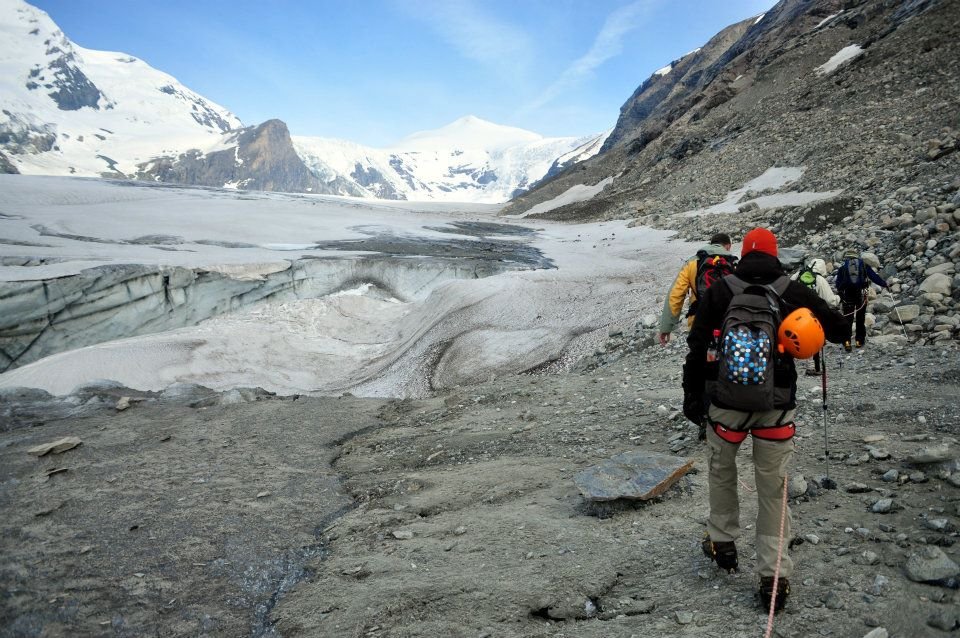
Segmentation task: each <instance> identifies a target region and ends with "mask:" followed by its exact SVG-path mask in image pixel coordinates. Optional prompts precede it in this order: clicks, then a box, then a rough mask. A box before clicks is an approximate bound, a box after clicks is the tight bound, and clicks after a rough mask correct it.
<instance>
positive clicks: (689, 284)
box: [660, 244, 734, 333]
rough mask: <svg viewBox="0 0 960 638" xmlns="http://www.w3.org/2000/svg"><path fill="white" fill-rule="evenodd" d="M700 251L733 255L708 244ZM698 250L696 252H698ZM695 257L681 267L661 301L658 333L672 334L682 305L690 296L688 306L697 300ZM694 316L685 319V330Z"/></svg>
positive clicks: (709, 253)
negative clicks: (661, 307)
mask: <svg viewBox="0 0 960 638" xmlns="http://www.w3.org/2000/svg"><path fill="white" fill-rule="evenodd" d="M700 250H702V251H704V252H706V253H707V254H708V255H724V256H728V257H733V256H734V255H733V254H732V253H731V252H730V251H728V250H727V249H725V248H724V247H723V246H715V245H712V244H708V245H706V246H701V247H700ZM700 250H698V251H697V252H700ZM697 265H698V259H697V257H693V258H692V259H690V260H689V261H687V263H685V264H684V265H683V267H682V268H681V269H680V272H679V273H678V274H677V278H676V279H674V280H673V285H672V286H671V287H670V292H668V293H667V297H666V299H664V300H663V311H662V312H661V313H660V332H661V333H666V332H673V331H674V330H675V329H676V327H677V325H678V324H679V323H680V313H681V312H682V311H683V304H684V302H685V301H686V299H687V295H688V294H689V295H690V305H693V304H694V302H696V300H697ZM693 318H694V315H692V314H691V315H690V316H689V317H687V328H690V326H692V325H693Z"/></svg>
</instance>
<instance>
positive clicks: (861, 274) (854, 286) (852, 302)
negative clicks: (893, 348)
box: [836, 250, 889, 352]
mask: <svg viewBox="0 0 960 638" xmlns="http://www.w3.org/2000/svg"><path fill="white" fill-rule="evenodd" d="M871 281H872V282H873V283H875V284H877V285H878V286H880V287H881V288H889V286H888V285H887V282H885V281H884V280H883V279H882V278H881V277H880V275H878V274H877V273H876V271H874V270H873V268H871V267H870V266H869V265H868V264H867V263H866V262H865V261H864V260H863V257H862V256H861V255H860V254H859V253H858V252H857V251H856V250H848V251H847V252H846V253H844V255H843V263H842V264H840V267H839V268H837V276H836V284H837V292H838V293H840V309H841V311H842V312H843V316H844V317H846V320H847V323H849V324H851V325H852V324H853V322H854V319H856V322H857V329H856V334H855V339H856V344H857V347H858V348H862V347H863V344H864V343H866V341H867V327H866V325H865V319H866V317H867V290H868V289H869V288H870V282H871ZM843 349H844V350H846V351H847V352H850V351H851V350H852V348H851V347H850V339H847V340H846V341H844V342H843Z"/></svg>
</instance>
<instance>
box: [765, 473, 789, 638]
mask: <svg viewBox="0 0 960 638" xmlns="http://www.w3.org/2000/svg"><path fill="white" fill-rule="evenodd" d="M786 520H787V475H786V474H784V475H783V504H782V505H781V506H780V537H779V538H778V539H777V565H776V567H774V569H773V592H772V594H771V596H770V614H769V615H768V616H767V631H766V633H765V634H763V638H770V635H771V634H772V633H773V610H774V609H776V607H777V584H778V583H779V582H780V561H781V559H782V558H783V527H784V524H785V523H786Z"/></svg>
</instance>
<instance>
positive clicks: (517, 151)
mask: <svg viewBox="0 0 960 638" xmlns="http://www.w3.org/2000/svg"><path fill="white" fill-rule="evenodd" d="M605 137H606V134H599V135H591V136H586V137H580V138H576V137H553V138H549V137H543V136H541V135H538V134H536V133H533V132H531V131H526V130H523V129H519V128H514V127H509V126H501V125H499V124H494V123H491V122H487V121H485V120H482V119H480V118H478V117H475V116H467V117H463V118H460V119H458V120H456V121H455V122H452V123H450V124H448V125H446V126H444V127H441V128H439V129H435V130H432V131H422V132H419V133H414V134H413V135H411V136H409V137H407V138H405V139H404V140H402V141H400V142H398V143H397V144H395V145H394V146H392V147H390V148H384V149H374V148H369V147H365V146H360V145H359V144H353V143H351V142H345V141H342V140H335V139H326V138H319V137H297V136H294V138H293V143H294V148H295V149H296V151H297V154H298V155H299V156H300V157H301V159H303V161H304V163H305V164H306V165H307V166H308V167H309V168H310V169H311V171H313V173H314V174H315V175H316V176H317V177H318V178H320V179H321V180H322V181H325V182H332V181H333V180H334V179H336V178H341V179H343V180H345V181H347V182H352V183H353V184H355V185H356V186H357V188H358V189H361V191H362V192H363V193H364V194H368V195H369V196H371V197H379V198H384V199H408V200H413V201H424V200H438V201H470V202H482V203H499V202H504V201H506V200H508V199H510V198H511V197H513V196H514V195H515V194H516V193H517V191H522V190H525V189H527V188H529V187H530V186H531V185H532V184H534V183H535V182H537V181H538V180H540V179H541V178H543V177H544V176H545V175H546V174H547V173H548V171H550V169H551V167H553V166H554V165H555V164H557V163H558V162H562V163H569V162H570V161H574V162H576V161H582V160H584V159H587V158H589V157H592V156H593V155H595V154H596V153H597V151H599V150H600V147H601V145H602V144H603V140H604V139H605ZM344 194H348V193H344Z"/></svg>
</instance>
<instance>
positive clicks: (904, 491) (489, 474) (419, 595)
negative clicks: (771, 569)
mask: <svg viewBox="0 0 960 638" xmlns="http://www.w3.org/2000/svg"><path fill="white" fill-rule="evenodd" d="M611 332H613V333H618V331H617V330H613V331H611ZM652 336H653V335H652V334H651V333H649V332H645V331H644V329H643V328H634V327H628V328H627V329H626V330H625V331H624V332H623V333H619V334H615V335H614V336H613V337H611V339H610V341H609V342H608V344H607V345H606V347H604V348H602V349H600V350H598V352H597V353H596V354H595V355H594V356H593V357H591V358H589V359H587V360H584V361H583V362H581V364H579V365H578V366H577V368H576V369H574V370H571V371H568V372H563V373H559V374H543V375H536V374H527V375H519V376H511V377H508V378H506V377H505V378H500V379H494V380H492V381H489V382H487V383H484V384H482V385H479V386H471V387H464V388H456V389H454V390H451V391H447V392H446V393H444V394H442V395H440V396H437V397H435V398H431V399H426V400H419V401H409V400H406V401H404V400H386V401H384V400H375V399H359V398H355V397H351V396H343V397H340V398H310V397H300V398H297V399H294V398H292V397H286V398H279V397H273V396H270V395H267V394H265V393H262V392H259V393H258V392H255V391H251V390H243V391H232V392H229V393H225V394H215V393H211V392H204V391H203V390H202V389H199V388H196V387H190V386H175V387H173V388H171V389H170V390H168V391H166V392H165V393H163V394H154V393H133V392H130V391H127V390H125V389H123V388H117V387H111V386H109V385H103V386H94V387H90V388H87V389H86V390H84V391H82V392H80V393H77V394H75V395H73V396H71V397H67V398H61V399H56V400H54V399H52V398H51V397H49V396H44V395H43V394H42V393H39V392H20V393H15V392H13V391H5V392H6V393H5V394H4V395H3V396H2V400H0V416H2V418H3V423H4V427H3V431H2V432H0V467H2V468H3V469H2V477H0V480H2V483H0V507H2V510H3V512H4V517H3V519H2V523H0V529H2V533H0V554H2V556H3V558H2V562H0V583H2V590H3V592H4V594H3V598H2V603H0V635H2V636H75V635H123V636H139V635H211V636H228V635H229V636H235V635H255V636H265V635H283V636H301V635H306V636H434V637H440V636H474V637H475V636H588V637H589V636H654V637H656V636H677V635H690V636H694V635H695V636H759V635H762V633H763V629H764V627H765V623H766V618H765V616H764V615H763V614H762V613H761V612H760V610H759V609H758V606H757V603H756V600H755V598H754V589H755V574H754V565H755V561H754V557H753V552H752V541H751V538H750V536H751V534H752V531H751V530H750V529H747V530H746V531H745V534H746V535H747V536H746V537H745V538H744V539H743V541H742V542H741V544H740V546H741V555H742V558H741V561H742V571H741V573H739V574H736V575H726V574H722V573H720V572H719V571H718V570H717V569H715V568H714V567H713V566H712V565H711V564H710V563H709V562H708V561H707V559H706V558H705V557H703V555H702V554H701V553H700V550H699V546H698V544H699V540H700V538H701V536H702V533H703V531H704V524H705V518H706V515H707V485H706V477H705V462H704V451H705V448H704V446H703V445H702V444H700V443H698V442H697V441H696V429H695V428H694V427H693V426H692V425H690V424H689V423H685V422H684V420H683V417H682V416H680V415H679V411H678V407H679V405H680V402H681V390H680V388H679V372H680V365H681V361H682V356H683V353H684V350H685V346H684V344H683V343H682V340H676V341H675V342H674V343H673V344H672V345H671V346H670V347H668V348H661V347H659V346H653V345H651V344H652ZM902 342H903V339H898V338H896V337H893V336H888V337H876V338H872V339H871V341H869V342H868V346H867V348H866V349H864V350H858V351H855V352H854V353H853V354H851V355H841V354H840V353H839V352H838V351H836V349H834V350H833V351H830V353H829V356H828V357H827V362H828V366H829V367H828V372H829V376H828V385H829V397H830V402H829V410H828V413H827V423H828V434H829V450H830V459H829V473H830V477H831V478H833V479H835V480H836V481H837V483H838V484H839V489H836V490H824V489H820V488H819V487H818V482H817V481H818V479H819V478H820V477H823V476H824V475H825V472H826V471H827V470H828V464H827V462H826V460H825V459H824V446H825V444H824V438H823V416H822V414H823V413H822V408H821V389H820V384H819V379H817V378H811V377H801V379H800V386H801V387H800V394H801V395H802V397H803V402H802V404H801V408H800V416H799V421H800V423H801V427H800V434H799V436H798V440H797V443H798V447H797V454H796V456H795V457H794V461H793V463H792V468H791V469H792V478H793V480H792V482H791V490H792V494H793V497H792V499H791V503H792V507H793V511H794V517H795V525H794V538H793V539H789V540H790V541H792V542H791V545H792V546H793V548H792V552H793V556H794V557H795V559H796V561H797V571H796V573H795V576H794V578H793V594H792V596H791V598H790V600H789V602H788V605H787V610H786V613H784V614H780V615H778V616H777V617H776V620H775V624H774V635H778V636H798V637H799V636H817V635H822V636H856V637H860V636H865V635H868V633H869V632H871V631H872V632H874V633H872V634H869V635H871V637H872V638H876V637H877V636H880V635H888V636H899V637H907V636H946V635H950V632H956V630H957V628H958V627H960V611H958V610H960V604H958V603H960V595H958V593H957V590H956V589H955V587H956V585H957V581H956V578H957V576H958V575H957V572H958V571H960V568H958V567H957V562H958V561H960V556H958V554H957V549H956V546H955V542H956V540H957V527H958V524H960V523H958V521H960V511H958V508H960V461H958V457H960V444H958V441H957V439H958V427H957V422H958V419H960V402H958V400H957V396H958V392H957V390H958V385H960V363H958V362H960V359H958V357H957V349H956V346H955V345H954V344H955V342H953V341H947V342H945V343H940V344H933V345H901V344H902ZM841 362H842V367H838V364H839V363H841ZM124 397H129V400H125V399H124ZM127 405H129V407H126V406H127ZM118 407H120V408H123V409H122V410H118V409H117V408H118ZM65 436H75V437H78V438H80V439H81V440H82V444H81V445H79V446H78V447H74V448H73V449H70V450H68V451H64V452H62V453H60V454H49V455H47V456H43V457H39V458H38V457H35V456H33V455H31V454H29V453H28V450H29V449H30V448H32V447H34V446H36V445H39V444H43V443H49V442H53V441H55V440H57V439H60V438H61V437H65ZM624 451H649V452H657V453H665V454H677V455H679V456H684V457H689V458H691V459H693V460H694V470H693V471H692V472H691V473H689V474H687V475H686V476H685V477H684V478H682V479H681V480H680V481H679V482H678V483H677V484H676V485H675V486H674V487H673V488H672V489H670V490H669V491H667V492H666V494H665V495H664V496H662V497H660V498H658V499H656V500H654V501H652V502H647V503H645V504H633V503H625V502H616V501H615V502H612V503H606V504H602V505H600V504H593V505H592V504H590V503H589V502H587V501H586V500H585V499H584V498H583V497H582V496H581V494H580V493H579V492H578V490H577V488H576V487H575V485H574V481H573V477H574V475H575V474H576V473H577V472H579V471H580V470H582V469H584V468H586V467H589V466H592V465H595V464H597V463H600V462H602V461H603V460H605V459H608V458H610V457H612V456H614V455H616V454H618V453H620V452H624ZM923 455H926V456H923ZM741 461H742V464H743V465H742V469H743V471H742V473H741V480H742V482H743V484H745V487H744V488H743V490H742V502H743V509H744V520H743V523H744V525H745V526H746V525H749V524H750V522H751V518H752V516H753V515H754V512H755V501H754V499H753V497H752V495H751V494H750V493H749V492H748V491H747V489H748V487H749V486H750V485H752V483H753V479H752V472H751V471H750V462H749V451H748V450H747V449H744V450H742V451H741ZM801 476H802V477H803V478H802V480H801V478H800V477H801ZM951 578H953V580H952V581H951V580H950V579H951ZM924 580H931V581H937V584H930V583H924V582H917V581H924ZM951 586H952V587H953V588H951ZM884 632H886V633H884Z"/></svg>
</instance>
